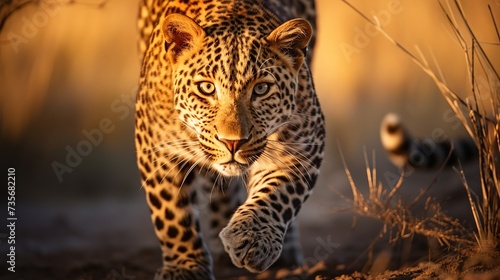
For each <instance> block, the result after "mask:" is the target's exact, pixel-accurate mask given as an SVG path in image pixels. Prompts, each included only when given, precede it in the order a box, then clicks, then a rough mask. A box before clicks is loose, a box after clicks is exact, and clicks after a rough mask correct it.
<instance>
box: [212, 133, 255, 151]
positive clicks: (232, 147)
mask: <svg viewBox="0 0 500 280" xmlns="http://www.w3.org/2000/svg"><path fill="white" fill-rule="evenodd" d="M250 138H251V136H250V137H247V138H242V139H226V138H222V137H219V136H217V135H216V136H215V139H217V140H219V141H220V142H222V143H223V144H224V145H225V146H226V148H227V149H228V150H229V151H230V152H231V154H235V153H236V152H237V151H238V150H239V149H240V148H241V146H243V145H244V144H245V143H247V142H248V141H249V140H250Z"/></svg>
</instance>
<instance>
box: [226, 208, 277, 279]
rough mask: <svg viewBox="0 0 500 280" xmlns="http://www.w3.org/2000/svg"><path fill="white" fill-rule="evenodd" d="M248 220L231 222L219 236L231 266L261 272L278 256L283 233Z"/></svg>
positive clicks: (254, 220)
mask: <svg viewBox="0 0 500 280" xmlns="http://www.w3.org/2000/svg"><path fill="white" fill-rule="evenodd" d="M256 221H258V220H256V219H252V218H248V217H247V219H244V220H239V221H231V222H230V223H229V224H228V225H227V226H226V227H225V228H224V229H222V231H221V232H220V234H219V237H220V238H221V240H222V244H224V249H225V250H226V252H227V253H228V254H229V256H230V257H231V260H232V261H233V264H234V265H235V266H237V267H240V268H241V267H244V268H246V269H247V270H248V271H251V272H262V271H264V270H266V269H267V268H269V267H270V266H271V265H272V264H273V263H274V262H275V261H276V260H277V259H278V257H279V256H280V254H281V250H282V247H283V245H282V244H283V235H284V234H283V232H281V231H280V230H278V229H277V228H275V227H273V226H272V225H259V224H258V222H256Z"/></svg>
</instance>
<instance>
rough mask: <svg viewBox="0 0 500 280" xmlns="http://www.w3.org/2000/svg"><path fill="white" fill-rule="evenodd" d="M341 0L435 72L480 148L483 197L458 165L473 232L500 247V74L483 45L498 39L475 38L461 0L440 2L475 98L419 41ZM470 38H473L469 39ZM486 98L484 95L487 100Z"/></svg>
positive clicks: (486, 245) (485, 244) (488, 245)
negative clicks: (451, 81) (483, 83)
mask: <svg viewBox="0 0 500 280" xmlns="http://www.w3.org/2000/svg"><path fill="white" fill-rule="evenodd" d="M343 2H345V3H346V4H347V5H348V6H350V7H351V8H352V9H353V10H354V11H355V12H357V13H358V14H359V15H361V16H362V17H363V18H364V19H366V20H367V21H368V22H370V23H371V24H372V25H373V26H375V27H376V28H377V29H378V30H379V31H380V33H381V34H383V35H384V36H385V37H386V38H387V39H388V40H389V41H390V42H392V43H393V44H394V45H395V46H396V47H398V48H399V49H400V50H402V51H403V52H404V53H406V54H407V55H408V56H409V57H410V58H411V59H412V60H413V61H414V62H415V64H416V65H418V66H419V67H420V68H421V69H422V70H423V71H424V72H425V73H426V74H427V75H429V77H431V79H432V80H433V81H434V82H435V84H436V85H437V87H438V89H439V90H440V91H441V93H442V95H443V97H444V98H445V99H446V101H447V102H448V104H449V105H450V107H451V108H452V109H453V111H454V112H455V114H456V116H457V117H458V119H459V120H460V121H461V122H462V124H463V125H464V127H465V129H466V130H467V132H468V133H469V135H470V136H471V137H472V139H474V141H475V142H476V146H477V148H478V150H479V168H480V178H481V182H480V183H481V199H473V197H472V195H471V190H470V188H469V185H468V184H467V181H466V180H465V176H464V175H463V171H460V175H461V178H462V181H463V182H464V186H465V188H466V190H467V192H468V195H469V201H470V208H471V210H472V213H473V216H474V219H475V222H476V229H477V233H475V236H476V241H477V244H478V247H479V249H480V250H491V249H495V248H498V246H499V245H500V243H499V242H500V181H499V177H500V160H499V151H500V135H499V131H500V129H499V127H500V77H499V75H498V71H497V70H496V69H495V67H494V65H493V64H492V63H491V60H490V58H489V56H488V54H487V53H486V52H485V50H484V48H483V46H482V45H483V44H491V45H499V43H485V42H480V41H479V40H478V39H477V37H476V35H475V34H474V32H473V30H472V28H471V27H470V24H469V23H468V21H467V18H466V16H465V13H464V10H463V8H462V5H461V4H460V2H459V1H458V0H454V1H453V4H450V1H447V2H446V6H447V8H445V7H444V5H443V4H442V3H441V2H439V4H440V7H441V9H442V11H443V13H444V15H445V16H446V18H447V20H448V22H449V24H450V27H451V29H452V31H453V33H454V35H455V37H456V39H457V41H458V43H459V45H460V46H461V48H462V49H463V51H464V55H465V62H466V64H467V69H468V70H469V79H470V91H471V95H472V99H473V101H471V100H469V99H466V100H464V99H462V98H461V97H460V96H459V95H458V94H456V93H455V92H454V91H453V90H452V89H451V88H450V87H449V86H448V85H447V84H446V82H445V80H444V78H443V73H442V71H441V69H440V68H439V64H438V63H437V60H436V58H435V57H434V56H433V55H432V59H433V62H434V64H435V66H436V68H437V70H433V69H432V68H431V67H430V65H429V63H428V61H427V59H426V57H425V56H424V55H423V53H422V52H421V50H420V49H419V48H418V47H416V50H417V53H418V57H417V55H415V54H414V53H412V52H411V51H409V50H408V49H407V48H406V47H404V46H403V45H401V44H400V43H399V42H398V41H397V40H395V39H394V38H393V37H392V36H391V35H389V34H388V33H387V32H386V31H385V30H384V29H383V28H382V26H381V25H380V22H379V20H378V19H377V18H376V17H374V18H373V20H372V19H370V18H369V17H368V16H367V15H365V14H363V13H362V12H361V11H359V10H358V9H357V8H356V7H354V6H353V5H352V4H350V3H349V2H347V1H346V0H343ZM488 8H489V12H490V16H491V19H492V23H493V28H494V31H495V32H496V34H497V37H498V41H499V42H500V32H499V31H498V30H499V28H498V26H497V25H496V20H495V18H494V16H493V13H492V12H491V7H489V6H488ZM454 10H455V11H456V13H458V15H457V16H455V13H454V12H453V11H454ZM457 17H458V19H459V20H460V22H461V23H462V24H463V25H464V26H465V27H464V28H460V25H459V23H458V22H459V21H458V20H457ZM469 41H470V43H468V42H469ZM478 71H480V73H481V74H484V75H486V76H487V77H488V79H487V81H488V87H487V89H486V90H485V91H486V92H481V87H480V85H479V83H478V81H477V79H476V76H477V74H478ZM436 72H437V73H436ZM481 97H485V98H481ZM484 99H485V100H486V101H483V100H484ZM485 103H486V104H485ZM398 211H401V210H398ZM450 226H451V224H450Z"/></svg>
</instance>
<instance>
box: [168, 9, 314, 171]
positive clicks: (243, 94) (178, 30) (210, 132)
mask: <svg viewBox="0 0 500 280" xmlns="http://www.w3.org/2000/svg"><path fill="white" fill-rule="evenodd" d="M259 24H261V23H258V22H255V21H251V22H249V23H246V24H245V23H241V22H239V23H235V22H233V21H230V20H228V21H227V22H225V21H223V22H219V23H218V24H213V25H211V26H205V27H204V28H202V27H201V26H200V25H198V24H197V23H196V22H195V21H194V20H192V19H191V18H189V17H186V16H184V15H181V14H170V15H168V16H167V17H165V19H164V20H163V22H162V25H161V26H162V34H163V37H164V41H165V52H166V53H165V55H166V57H167V60H168V61H169V63H170V65H171V66H172V84H173V88H174V102H175V109H176V111H177V113H178V117H179V119H180V121H182V123H183V124H184V126H185V128H186V130H189V132H190V134H191V135H192V138H193V140H194V141H198V143H199V146H200V149H201V150H202V151H203V155H201V157H203V159H200V161H201V160H205V162H204V163H203V164H205V165H207V166H210V167H211V168H213V169H215V170H217V171H219V172H220V173H222V174H223V175H226V176H236V175H241V174H242V173H244V172H245V170H247V168H248V167H249V166H251V164H252V163H253V162H255V161H256V160H257V159H258V158H259V157H261V156H263V152H264V150H265V148H266V146H267V145H268V142H269V141H274V140H277V138H278V137H279V136H278V134H279V132H280V130H281V129H283V128H284V127H286V126H287V125H289V123H290V121H289V119H290V118H291V116H292V115H294V114H296V94H297V90H298V87H299V85H298V76H299V75H298V73H299V69H300V68H301V67H302V65H303V62H304V59H305V54H306V49H307V45H308V42H309V40H310V38H311V35H312V29H311V25H310V24H309V23H308V22H307V21H306V20H304V19H293V20H290V21H287V22H285V23H283V24H281V25H279V26H269V25H266V26H264V25H263V23H262V25H263V26H262V27H260V28H259V27H255V26H258V25H259Z"/></svg>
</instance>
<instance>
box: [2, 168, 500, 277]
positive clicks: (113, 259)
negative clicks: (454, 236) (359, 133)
mask: <svg viewBox="0 0 500 280" xmlns="http://www.w3.org/2000/svg"><path fill="white" fill-rule="evenodd" d="M353 173H354V175H355V179H356V180H357V181H358V182H359V184H360V186H359V187H360V188H362V187H363V186H364V184H365V182H366V177H363V176H364V175H363V170H361V171H360V172H358V174H356V171H354V172H353ZM330 175H331V177H323V178H322V179H321V180H322V182H320V184H322V185H323V186H320V187H319V188H318V189H317V190H316V191H315V193H314V194H313V196H312V197H311V200H310V201H309V202H308V205H307V207H304V208H303V210H302V212H301V215H300V224H301V236H302V245H303V249H304V257H305V262H304V266H303V267H297V268H289V269H272V270H270V271H267V272H265V273H262V274H257V275H256V274H249V273H247V272H246V271H244V270H239V269H236V268H234V267H217V268H216V272H217V276H218V277H217V279H290V280H298V279H344V280H347V279H394V280H396V279H474V280H478V279H500V254H499V253H498V252H494V253H490V254H474V253H473V252H472V251H470V250H469V251H463V250H462V251H460V253H458V252H457V251H454V250H449V249H446V248H445V247H442V246H439V245H436V244H435V242H432V241H429V240H427V239H426V238H419V237H415V238H413V239H412V240H411V242H410V241H409V240H406V241H402V242H399V243H396V244H394V245H389V244H388V243H387V238H386V236H385V235H384V234H382V235H381V233H383V231H382V229H383V226H382V224H381V223H380V222H378V221H374V220H372V219H370V218H364V217H360V216H357V215H356V214H354V213H352V212H349V211H344V212H336V211H335V210H334V209H335V208H338V207H339V206H346V205H348V203H346V202H345V200H344V198H342V196H345V197H349V192H348V190H349V185H348V184H347V179H345V174H343V171H339V173H338V174H330ZM455 177H456V175H455V174H454V173H453V172H449V173H445V174H443V175H440V178H439V180H438V181H439V182H446V185H447V187H446V188H444V187H441V188H440V187H434V188H433V190H434V192H431V194H432V195H433V196H435V197H436V198H437V199H438V200H439V201H443V202H442V204H443V207H444V208H445V209H447V212H448V213H449V214H450V215H451V216H453V217H458V218H459V219H461V220H463V221H464V224H467V223H468V221H469V222H470V209H469V208H468V206H467V204H466V200H464V199H465V197H464V196H463V189H462V188H459V187H455V188H451V187H449V186H453V185H455V186H457V185H458V184H459V179H458V178H455ZM433 178H434V174H427V175H426V174H424V175H422V176H420V175H419V176H418V177H417V176H416V175H415V176H413V177H412V178H408V186H405V187H404V189H403V192H402V195H408V196H410V197H412V196H413V195H414V193H415V192H417V191H418V190H419V189H420V187H422V186H426V185H427V184H428V183H427V182H431V181H432V180H433ZM438 186H439V185H438ZM412 188H414V189H412ZM18 209H19V220H18V224H17V226H16V272H15V273H11V272H8V271H7V268H6V264H5V262H4V261H2V263H1V264H0V266H2V267H0V268H1V269H0V278H1V279H15V280H23V279H26V280H31V279H37V280H44V279H47V280H49V279H50V280H58V279H61V280H73V279H75V280H101V279H105V280H132V279H135V280H139V279H152V276H153V275H154V272H155V270H156V268H158V267H159V266H160V250H159V246H158V243H157V240H156V238H155V236H154V234H153V229H152V226H151V222H150V218H149V216H148V208H147V206H146V204H145V201H144V199H143V194H142V191H141V190H138V193H137V195H136V196H134V197H132V198H127V199H117V198H104V199H99V200H96V199H92V200H88V201H74V200H67V201H61V200H55V201H49V200H44V201H38V202H34V201H30V202H29V203H28V202H23V201H22V200H20V204H19V205H18ZM469 225H470V223H469ZM374 241H377V242H374ZM2 245H5V244H4V243H3V239H2ZM2 248H5V247H4V246H2ZM370 248H371V250H370ZM454 248H460V245H459V244H456V245H455V246H454ZM4 252H5V251H4ZM2 255H4V256H5V254H4V253H3V252H2ZM429 260H430V261H429Z"/></svg>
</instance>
